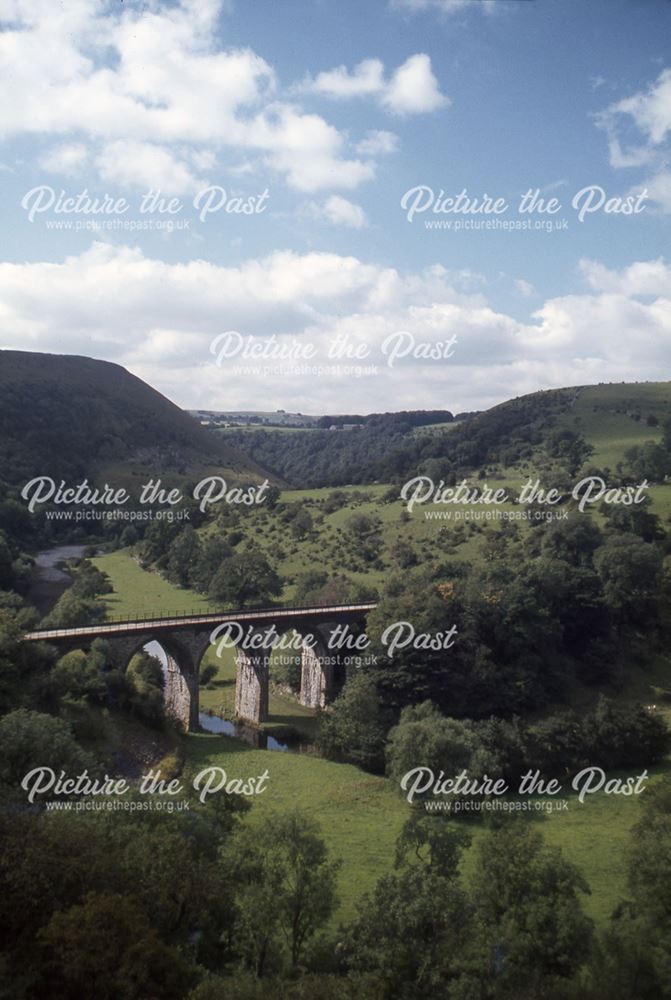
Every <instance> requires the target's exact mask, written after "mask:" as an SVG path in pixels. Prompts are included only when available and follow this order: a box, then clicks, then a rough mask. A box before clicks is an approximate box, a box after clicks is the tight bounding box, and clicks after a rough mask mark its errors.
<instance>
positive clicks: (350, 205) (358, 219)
mask: <svg viewBox="0 0 671 1000" xmlns="http://www.w3.org/2000/svg"><path fill="white" fill-rule="evenodd" d="M309 212H310V215H311V216H312V218H313V219H317V220H323V221H325V222H329V223H330V224H331V225H333V226H345V227H346V228H348V229H365V228H366V226H367V225H368V220H367V218H366V213H365V212H364V210H363V208H362V207H361V205H355V204H354V202H351V201H348V200H347V198H341V197H340V195H338V194H333V195H331V197H330V198H327V199H326V201H325V202H324V203H323V204H322V205H317V204H315V203H314V202H312V203H311V204H310V206H309Z"/></svg>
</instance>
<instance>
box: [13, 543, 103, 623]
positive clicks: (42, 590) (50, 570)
mask: <svg viewBox="0 0 671 1000" xmlns="http://www.w3.org/2000/svg"><path fill="white" fill-rule="evenodd" d="M87 548H88V546H86V545H57V546H56V547H55V548H53V549H44V551H43V552H38V553H37V555H36V556H35V557H34V559H35V565H34V566H33V572H32V576H31V580H30V588H29V590H28V594H27V599H28V600H29V601H30V603H31V604H34V605H35V607H36V608H37V610H38V611H39V612H40V614H41V615H46V614H48V613H49V612H50V611H51V609H52V608H53V606H54V604H55V603H56V601H57V600H58V598H59V597H60V596H61V594H62V593H64V591H66V590H67V589H68V587H69V586H70V584H71V583H72V578H71V576H70V574H69V572H68V571H67V569H64V568H63V564H64V563H65V562H66V560H67V559H81V557H82V556H83V555H84V552H85V551H86V549H87Z"/></svg>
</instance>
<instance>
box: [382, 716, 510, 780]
mask: <svg viewBox="0 0 671 1000" xmlns="http://www.w3.org/2000/svg"><path fill="white" fill-rule="evenodd" d="M386 758H387V773H388V775H389V776H390V777H391V778H392V780H393V781H394V782H396V783H400V781H401V780H402V778H403V776H404V775H405V774H407V773H408V771H411V770H413V769H414V768H416V767H429V768H431V770H432V771H433V772H434V774H435V775H438V774H439V772H440V771H444V773H445V775H446V776H447V777H456V776H457V775H458V774H459V773H460V772H461V771H463V770H466V771H468V773H469V777H477V776H481V775H484V774H485V773H488V774H489V776H490V777H491V776H492V773H493V770H494V769H495V768H496V761H495V759H494V758H493V757H492V756H491V755H490V754H488V753H487V752H486V751H485V750H484V748H483V746H482V744H481V743H480V741H479V739H478V736H477V733H476V731H475V729H474V727H473V724H472V723H471V722H470V721H460V720H458V719H448V718H445V716H444V715H442V714H441V713H440V711H439V710H438V709H437V708H436V706H435V705H433V704H432V703H431V702H428V701H425V702H423V703H422V704H421V705H417V706H413V707H409V708H404V709H403V711H402V712H401V718H400V720H399V723H398V725H397V726H395V727H394V728H393V729H392V730H391V732H390V733H389V741H388V743H387V751H386Z"/></svg>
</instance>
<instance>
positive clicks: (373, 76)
mask: <svg viewBox="0 0 671 1000" xmlns="http://www.w3.org/2000/svg"><path fill="white" fill-rule="evenodd" d="M307 86H308V87H309V89H311V90H314V92H315V93H317V94H326V95H327V96H328V97H336V98H341V99H343V100H345V99H349V98H351V97H370V96H371V95H373V94H381V93H383V91H384V89H385V86H386V83H385V79H384V63H383V62H382V61H381V60H380V59H364V61H363V62H360V63H359V65H358V66H355V68H354V70H353V72H352V73H350V72H349V71H348V69H347V67H346V66H337V67H336V68H335V69H330V70H328V71H326V72H323V73H320V74H319V76H318V77H317V78H316V80H314V82H313V83H309V82H308V84H307Z"/></svg>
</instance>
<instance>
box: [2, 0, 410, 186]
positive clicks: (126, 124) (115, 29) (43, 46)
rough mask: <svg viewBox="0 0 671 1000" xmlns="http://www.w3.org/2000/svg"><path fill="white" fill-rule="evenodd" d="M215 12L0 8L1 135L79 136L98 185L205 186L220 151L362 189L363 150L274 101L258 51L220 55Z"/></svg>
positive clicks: (313, 180)
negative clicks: (100, 177) (99, 174)
mask: <svg viewBox="0 0 671 1000" xmlns="http://www.w3.org/2000/svg"><path fill="white" fill-rule="evenodd" d="M221 11H222V3H221V0H179V2H177V3H176V4H174V5H173V4H171V5H167V4H153V3H150V4H145V5H142V7H141V8H140V7H135V6H132V5H129V4H126V5H125V6H123V5H118V6H117V5H114V7H112V8H111V7H109V6H108V5H103V4H100V3H98V2H97V0H69V2H68V4H65V5H63V4H54V3H51V2H50V0H0V21H2V22H3V30H2V31H1V32H0V71H1V72H2V76H3V80H4V100H3V102H2V105H1V106H0V137H10V136H16V135H25V134H32V135H47V136H55V137H58V138H61V139H65V138H66V137H68V136H75V135H76V137H77V142H78V143H80V144H82V145H83V144H87V145H88V146H89V147H91V149H92V151H93V152H94V155H95V162H96V163H97V165H98V166H99V167H100V169H101V170H102V171H103V172H104V173H105V175H106V176H108V177H110V178H113V179H115V180H119V181H124V182H128V183H130V182H132V181H133V180H134V181H135V182H137V183H138V184H139V183H144V181H145V180H149V184H150V186H152V187H157V186H159V183H160V182H163V183H164V184H165V185H166V187H168V189H169V190H170V191H172V192H174V193H179V192H180V191H186V190H189V189H192V187H193V186H194V184H196V183H198V182H199V181H202V177H200V176H199V174H198V171H199V170H200V171H202V170H203V169H204V170H206V169H208V168H207V167H202V166H201V165H200V164H199V161H198V155H200V156H202V157H205V160H206V161H207V158H208V157H209V159H210V162H211V161H212V158H213V155H214V153H216V152H217V151H219V150H228V151H233V152H234V154H235V155H236V157H238V158H239V156H240V154H242V155H243V156H246V157H251V158H254V159H257V160H259V161H260V162H261V163H262V164H263V165H264V166H265V167H266V168H268V169H270V170H273V171H278V172H279V173H281V174H282V175H284V176H285V177H286V180H287V182H288V183H289V184H290V185H291V186H293V187H295V188H298V189H299V190H302V191H315V190H319V189H322V188H328V187H331V188H336V189H337V188H353V187H356V186H357V185H358V184H360V183H361V182H362V181H365V180H369V179H370V178H371V177H372V176H373V175H374V163H373V162H372V160H371V159H370V157H371V156H372V155H373V154H372V153H370V152H368V153H363V154H361V155H363V156H366V157H367V158H366V159H363V160H362V159H360V158H359V157H358V156H357V155H356V154H355V155H351V154H350V153H349V152H348V141H349V140H348V137H347V136H346V135H344V134H343V133H341V132H340V131H339V130H338V129H337V128H335V127H334V126H332V125H331V124H329V123H328V122H327V121H326V120H325V119H323V118H322V117H321V116H320V115H317V114H307V113H305V112H303V110H302V109H301V108H300V107H299V106H297V105H296V104H295V103H292V102H287V101H285V100H282V98H281V94H280V89H279V85H278V81H277V78H276V74H275V72H274V70H273V68H272V67H271V66H270V65H269V64H268V63H267V62H266V61H265V60H264V59H262V58H261V57H260V56H258V55H257V54H256V53H254V52H253V51H251V50H249V49H243V48H223V47H222V45H221V43H220V41H219V39H218V19H219V17H220V14H221ZM415 85H416V86H417V83H416V84H415ZM408 86H409V87H411V86H412V81H411V82H410V83H409V84H408ZM419 86H420V87H421V84H419ZM425 86H428V84H426V83H425ZM424 100H425V101H426V100H429V97H428V96H427V94H426V93H425V94H424ZM122 143H126V144H138V145H135V146H131V145H129V146H127V147H126V148H129V149H134V150H135V151H136V152H138V153H139V156H138V162H137V176H135V177H133V176H132V168H133V162H132V159H131V160H126V161H125V162H124V156H123V151H124V146H123V145H120V144H122ZM187 145H188V146H189V147H190V151H187V152H185V149H186V146H187ZM63 155H64V154H63ZM63 155H62V156H61V166H66V167H67V165H68V163H67V158H66V159H63ZM57 164H58V159H56V160H54V161H53V165H54V166H56V165H57Z"/></svg>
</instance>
